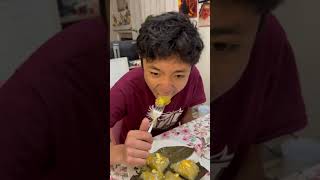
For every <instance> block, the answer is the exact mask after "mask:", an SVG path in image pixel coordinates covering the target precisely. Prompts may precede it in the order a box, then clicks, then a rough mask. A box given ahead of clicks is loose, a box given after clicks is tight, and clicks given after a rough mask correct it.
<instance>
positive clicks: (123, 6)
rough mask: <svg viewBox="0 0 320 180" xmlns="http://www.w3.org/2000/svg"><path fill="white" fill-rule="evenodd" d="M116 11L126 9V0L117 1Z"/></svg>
mask: <svg viewBox="0 0 320 180" xmlns="http://www.w3.org/2000/svg"><path fill="white" fill-rule="evenodd" d="M117 6H118V11H119V12H120V11H123V10H126V9H128V0H117Z"/></svg>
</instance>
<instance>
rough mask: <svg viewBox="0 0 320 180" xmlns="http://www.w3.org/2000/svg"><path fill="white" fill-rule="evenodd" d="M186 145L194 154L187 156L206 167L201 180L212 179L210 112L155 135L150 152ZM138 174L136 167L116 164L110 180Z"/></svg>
mask: <svg viewBox="0 0 320 180" xmlns="http://www.w3.org/2000/svg"><path fill="white" fill-rule="evenodd" d="M170 146H186V147H188V148H192V149H193V153H192V155H191V156H190V157H189V158H187V159H191V160H194V161H195V162H197V163H200V165H201V166H202V167H204V168H205V169H206V173H205V175H203V176H202V177H201V180H209V179H210V113H207V114H205V115H201V116H200V117H197V118H196V119H194V120H192V121H190V122H188V123H185V124H182V125H180V126H177V127H175V128H173V129H170V130H168V131H165V132H163V133H162V134H159V135H157V136H155V137H153V144H152V148H151V150H150V152H151V153H152V152H154V151H156V150H158V149H159V148H162V147H170ZM136 174H137V168H136V167H129V166H126V165H124V164H116V165H112V166H111V167H110V180H130V179H131V178H132V177H133V176H134V175H136Z"/></svg>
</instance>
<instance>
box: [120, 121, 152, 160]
mask: <svg viewBox="0 0 320 180" xmlns="http://www.w3.org/2000/svg"><path fill="white" fill-rule="evenodd" d="M149 124H150V123H149V120H148V119H147V118H144V119H143V120H142V122H141V125H140V128H139V130H131V131H129V132H128V135H127V138H126V141H125V144H124V151H123V153H124V154H123V161H124V163H125V164H127V165H129V166H142V165H145V164H146V158H147V157H148V155H149V150H150V149H151V145H152V141H153V138H152V135H151V134H150V133H148V132H147V131H148V128H149Z"/></svg>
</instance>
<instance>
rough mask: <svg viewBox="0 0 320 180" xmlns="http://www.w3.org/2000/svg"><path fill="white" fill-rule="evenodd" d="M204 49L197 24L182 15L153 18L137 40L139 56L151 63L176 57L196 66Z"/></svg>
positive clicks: (148, 20) (164, 14)
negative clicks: (158, 59) (159, 59)
mask: <svg viewBox="0 0 320 180" xmlns="http://www.w3.org/2000/svg"><path fill="white" fill-rule="evenodd" d="M203 46H204V45H203V42H202V40H201V38H200V35H199V33H198V31H197V28H196V27H195V25H193V24H192V23H191V21H190V19H189V18H188V17H187V16H185V15H183V14H181V13H178V12H167V13H163V14H161V15H157V16H149V17H148V18H147V19H146V21H145V22H144V23H143V24H142V25H141V28H140V30H139V35H138V37H137V51H138V54H139V56H140V58H145V59H147V61H153V60H155V59H157V58H167V57H170V56H172V55H174V56H178V57H179V58H180V59H181V60H182V61H183V62H185V63H188V64H190V65H194V64H196V63H198V62H199V58H200V54H201V51H202V49H203Z"/></svg>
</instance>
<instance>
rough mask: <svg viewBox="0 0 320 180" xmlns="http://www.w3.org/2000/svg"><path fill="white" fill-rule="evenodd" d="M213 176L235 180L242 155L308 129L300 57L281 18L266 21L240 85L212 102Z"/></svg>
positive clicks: (271, 18) (272, 17)
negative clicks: (276, 138)
mask: <svg viewBox="0 0 320 180" xmlns="http://www.w3.org/2000/svg"><path fill="white" fill-rule="evenodd" d="M211 106H212V114H213V116H211V117H212V124H213V130H212V131H213V137H212V143H211V145H212V146H211V147H212V148H211V153H212V155H213V160H212V164H211V168H212V176H213V177H221V175H222V179H226V180H229V179H231V177H232V176H234V175H235V173H236V172H237V170H238V169H239V162H240V161H241V158H242V157H241V153H242V152H245V151H246V150H247V148H248V147H249V145H250V144H256V143H263V142H265V141H268V140H271V139H273V138H275V137H279V136H282V135H285V134H289V133H293V132H295V131H297V130H300V129H302V128H303V127H305V126H306V123H307V117H306V112H305V106H304V102H303V98H302V96H301V90H300V85H299V78H298V72H297V67H296V64H295V58H294V55H293V52H292V49H291V46H290V44H289V42H288V39H287V37H286V34H285V32H284V30H283V29H282V27H281V26H280V24H279V23H278V21H277V20H276V18H275V17H274V16H272V15H268V16H267V17H266V21H265V25H264V26H263V28H262V29H261V31H260V32H258V33H257V37H256V42H255V45H254V47H253V49H252V54H251V58H250V62H249V65H248V66H247V68H246V70H245V72H244V74H243V75H242V77H241V79H240V80H239V81H238V82H237V83H236V85H234V87H233V88H232V89H231V90H229V91H228V92H226V93H225V94H224V95H223V96H221V97H220V98H218V99H217V100H216V101H214V102H213V103H212V104H211Z"/></svg>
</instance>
